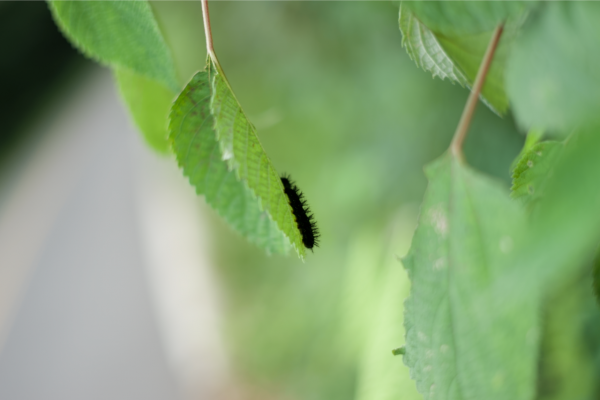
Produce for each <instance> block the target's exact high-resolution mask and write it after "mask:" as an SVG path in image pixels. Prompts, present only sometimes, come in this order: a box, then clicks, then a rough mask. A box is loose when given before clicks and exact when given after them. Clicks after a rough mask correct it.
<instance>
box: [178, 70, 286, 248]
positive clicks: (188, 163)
mask: <svg viewBox="0 0 600 400" xmlns="http://www.w3.org/2000/svg"><path fill="white" fill-rule="evenodd" d="M210 98H211V86H210V83H209V74H208V73H207V72H205V71H202V72H198V73H197V74H196V75H195V76H194V77H193V78H192V80H191V81H190V82H189V83H188V84H187V86H186V87H185V89H184V90H183V91H182V92H181V94H180V95H179V97H178V98H177V100H176V101H175V103H174V104H173V108H172V110H171V114H170V121H169V132H170V140H171V142H172V144H173V151H174V153H175V155H176V157H177V162H178V163H179V166H180V167H181V168H182V169H183V173H184V175H186V176H187V177H188V179H189V180H190V183H191V184H192V186H194V187H195V188H196V192H197V193H198V194H200V195H204V197H205V199H206V202H207V203H208V204H210V205H211V207H213V208H214V209H215V210H216V211H217V212H218V213H219V214H220V215H221V216H222V217H223V218H224V219H225V220H226V221H227V222H228V223H229V224H230V225H231V226H232V227H233V228H234V229H235V230H237V231H238V232H240V233H241V234H242V235H243V236H245V237H246V238H247V239H248V240H250V241H251V242H253V243H256V244H257V245H258V246H260V247H263V248H265V249H266V250H267V251H268V252H273V253H286V252H287V251H288V249H289V244H288V243H289V242H288V240H287V239H286V237H285V236H284V235H283V233H282V232H281V231H280V230H279V229H278V227H277V224H276V223H275V222H274V221H273V220H272V219H271V218H270V217H269V215H268V214H267V213H266V212H264V211H262V210H261V207H260V203H259V201H258V199H257V198H256V196H255V195H254V194H253V192H252V191H251V190H250V189H249V188H248V187H247V186H246V184H245V182H243V181H240V180H239V179H238V178H237V177H236V173H235V171H230V170H229V169H228V167H227V163H226V162H225V161H223V157H222V155H221V150H220V148H219V143H218V142H217V138H216V134H215V131H214V128H213V125H214V118H213V116H212V114H211V110H210Z"/></svg>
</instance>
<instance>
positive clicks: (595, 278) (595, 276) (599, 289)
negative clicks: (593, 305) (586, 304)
mask: <svg viewBox="0 0 600 400" xmlns="http://www.w3.org/2000/svg"><path fill="white" fill-rule="evenodd" d="M592 287H593V288H594V294H595V295H596V301H597V302H598V305H600V258H599V257H596V261H595V262H594V269H593V271H592Z"/></svg>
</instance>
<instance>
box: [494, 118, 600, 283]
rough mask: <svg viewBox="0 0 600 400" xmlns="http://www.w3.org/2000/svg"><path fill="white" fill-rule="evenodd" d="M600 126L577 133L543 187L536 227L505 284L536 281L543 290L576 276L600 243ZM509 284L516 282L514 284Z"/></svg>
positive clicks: (523, 245)
mask: <svg viewBox="0 0 600 400" xmlns="http://www.w3.org/2000/svg"><path fill="white" fill-rule="evenodd" d="M598 149H600V127H599V126H592V127H587V128H585V129H581V130H580V131H578V132H576V133H575V134H573V135H572V136H571V137H569V140H568V141H567V142H566V143H565V145H564V148H563V150H562V154H561V155H560V157H558V159H557V161H556V165H555V167H554V171H553V173H552V174H551V177H550V179H548V181H547V182H546V183H545V188H544V190H543V193H544V196H543V198H542V199H541V201H540V202H539V205H538V209H537V210H536V214H535V218H534V220H533V225H532V228H531V229H530V231H529V233H528V234H527V235H526V239H527V240H525V241H524V242H523V244H522V246H520V248H521V249H520V253H522V254H519V257H518V258H517V265H516V266H515V271H519V272H518V278H516V277H507V281H506V282H504V283H501V284H505V285H513V287H515V288H516V286H515V284H518V285H520V284H527V283H526V282H537V283H538V284H539V285H541V286H542V287H544V288H547V287H548V286H552V285H554V284H556V283H557V282H560V281H562V280H564V278H565V275H568V274H573V273H577V271H579V270H580V269H581V268H583V267H584V266H586V265H587V263H589V262H590V260H591V259H592V258H593V257H594V256H595V252H596V247H597V244H598V241H599V240H600V213H598V207H599V206H600V181H599V180H598V171H600V157H598ZM511 281H513V282H512V283H511Z"/></svg>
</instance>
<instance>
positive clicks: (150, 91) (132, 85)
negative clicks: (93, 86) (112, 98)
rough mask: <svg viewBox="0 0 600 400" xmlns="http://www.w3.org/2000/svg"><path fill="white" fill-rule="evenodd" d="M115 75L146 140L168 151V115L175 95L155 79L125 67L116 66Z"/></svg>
mask: <svg viewBox="0 0 600 400" xmlns="http://www.w3.org/2000/svg"><path fill="white" fill-rule="evenodd" d="M115 78H116V80H117V85H118V86H119V89H120V90H121V96H122V97H123V100H124V101H125V103H126V104H127V106H128V108H129V113H130V114H131V117H132V118H133V120H134V121H135V123H136V125H137V127H138V128H139V130H140V131H141V132H142V134H143V135H144V138H145V139H146V142H147V143H148V144H149V145H150V146H152V148H154V149H155V150H156V151H158V152H160V153H167V152H169V150H170V146H169V142H168V140H167V136H168V133H167V117H168V115H169V111H170V110H171V104H172V103H173V100H174V99H175V96H176V94H175V93H174V92H173V91H171V90H169V89H167V88H166V87H165V86H164V85H163V84H161V83H159V82H158V81H155V80H152V79H149V78H146V77H144V76H142V75H139V74H136V73H133V72H130V71H128V70H126V69H116V70H115Z"/></svg>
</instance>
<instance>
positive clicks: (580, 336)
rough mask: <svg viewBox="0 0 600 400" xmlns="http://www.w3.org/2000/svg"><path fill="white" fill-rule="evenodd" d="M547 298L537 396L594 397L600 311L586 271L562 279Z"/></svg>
mask: <svg viewBox="0 0 600 400" xmlns="http://www.w3.org/2000/svg"><path fill="white" fill-rule="evenodd" d="M582 278H583V279H582ZM546 298H547V300H546V302H545V304H544V312H543V314H542V315H543V319H544V324H543V326H544V329H543V331H542V340H541V343H540V345H541V346H540V357H539V375H538V396H537V399H538V400H572V399H597V398H598V394H600V393H598V390H599V389H600V388H599V387H598V384H597V377H598V373H599V372H600V371H599V370H598V366H597V365H595V364H596V362H595V359H597V358H598V357H599V356H600V354H599V350H600V336H599V335H598V334H597V332H598V329H600V311H599V310H598V305H597V304H596V302H595V301H594V296H593V294H592V291H591V290H590V287H589V276H588V274H585V276H578V277H576V279H574V280H569V281H567V282H563V283H562V284H561V285H560V287H559V288H557V290H554V291H552V292H551V293H549V294H548V295H547V296H546ZM594 331H596V332H594ZM594 333H596V334H594Z"/></svg>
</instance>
